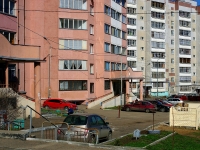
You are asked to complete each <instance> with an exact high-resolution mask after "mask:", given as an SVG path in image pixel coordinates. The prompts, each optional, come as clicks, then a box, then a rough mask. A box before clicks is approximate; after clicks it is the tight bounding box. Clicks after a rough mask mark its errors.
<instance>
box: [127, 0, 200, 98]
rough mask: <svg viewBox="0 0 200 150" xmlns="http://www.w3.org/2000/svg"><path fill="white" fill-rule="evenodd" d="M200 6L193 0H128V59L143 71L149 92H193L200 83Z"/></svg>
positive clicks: (145, 84) (134, 66)
mask: <svg viewBox="0 0 200 150" xmlns="http://www.w3.org/2000/svg"><path fill="white" fill-rule="evenodd" d="M198 10H199V7H198V6H197V2H195V1H193V0H179V1H172V0H128V1H127V20H128V22H127V34H128V36H127V41H128V48H127V49H128V51H127V55H128V57H127V61H128V66H130V67H131V68H133V69H134V70H138V71H139V70H140V71H143V73H144V77H145V81H144V91H145V95H149V94H150V95H152V96H168V95H170V94H174V93H181V94H186V93H192V92H195V89H196V88H197V87H198V85H199V84H200V82H199V80H200V79H199V77H198V74H199V69H198V68H199V67H198V66H199V59H198V58H199V56H200V55H199V51H198V48H199V43H198V42H197V41H198V39H199V34H198V32H199V30H198V29H199V25H198V23H199V11H198ZM131 87H132V88H133V92H134V90H135V91H136V89H137V80H135V81H134V82H133V83H132V85H131Z"/></svg>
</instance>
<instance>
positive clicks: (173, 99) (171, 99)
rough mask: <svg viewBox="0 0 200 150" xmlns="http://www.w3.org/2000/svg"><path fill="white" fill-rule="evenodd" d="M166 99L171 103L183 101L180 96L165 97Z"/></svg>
mask: <svg viewBox="0 0 200 150" xmlns="http://www.w3.org/2000/svg"><path fill="white" fill-rule="evenodd" d="M167 101H168V102H169V103H171V104H173V105H176V104H178V103H183V100H181V99H180V98H169V99H167Z"/></svg>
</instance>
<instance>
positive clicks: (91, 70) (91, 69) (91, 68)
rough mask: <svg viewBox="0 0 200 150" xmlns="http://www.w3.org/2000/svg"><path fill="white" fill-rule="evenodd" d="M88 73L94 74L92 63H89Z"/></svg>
mask: <svg viewBox="0 0 200 150" xmlns="http://www.w3.org/2000/svg"><path fill="white" fill-rule="evenodd" d="M90 74H94V64H90Z"/></svg>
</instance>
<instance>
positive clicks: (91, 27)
mask: <svg viewBox="0 0 200 150" xmlns="http://www.w3.org/2000/svg"><path fill="white" fill-rule="evenodd" d="M90 34H92V35H93V34H94V26H93V25H90Z"/></svg>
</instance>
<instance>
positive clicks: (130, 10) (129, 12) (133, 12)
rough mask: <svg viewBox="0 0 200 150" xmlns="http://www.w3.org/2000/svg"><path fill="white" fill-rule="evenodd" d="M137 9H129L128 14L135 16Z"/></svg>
mask: <svg viewBox="0 0 200 150" xmlns="http://www.w3.org/2000/svg"><path fill="white" fill-rule="evenodd" d="M135 13H136V8H131V7H127V14H135Z"/></svg>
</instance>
